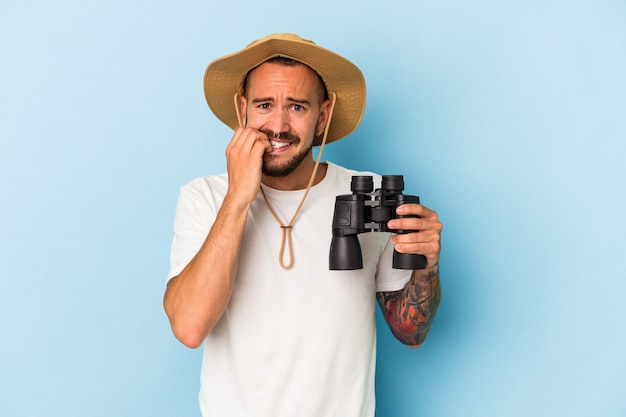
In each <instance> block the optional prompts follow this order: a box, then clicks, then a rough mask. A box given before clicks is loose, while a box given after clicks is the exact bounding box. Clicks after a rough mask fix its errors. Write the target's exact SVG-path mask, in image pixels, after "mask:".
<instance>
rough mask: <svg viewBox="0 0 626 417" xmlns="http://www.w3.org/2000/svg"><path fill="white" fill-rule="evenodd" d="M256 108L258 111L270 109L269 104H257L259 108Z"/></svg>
mask: <svg viewBox="0 0 626 417" xmlns="http://www.w3.org/2000/svg"><path fill="white" fill-rule="evenodd" d="M258 107H259V109H261V110H267V109H269V108H270V104H269V103H261V104H259V106H258Z"/></svg>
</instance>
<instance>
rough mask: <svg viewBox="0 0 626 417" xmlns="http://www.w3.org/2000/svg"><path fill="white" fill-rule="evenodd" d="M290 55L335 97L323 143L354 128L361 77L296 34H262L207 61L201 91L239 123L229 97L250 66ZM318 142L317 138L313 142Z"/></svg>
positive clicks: (361, 106)
mask: <svg viewBox="0 0 626 417" xmlns="http://www.w3.org/2000/svg"><path fill="white" fill-rule="evenodd" d="M278 56H280V57H285V58H291V59H294V60H296V61H299V62H302V63H303V64H305V65H308V66H309V67H310V68H312V69H313V70H314V71H316V72H317V73H318V74H319V75H320V77H322V80H323V81H324V84H325V85H326V89H327V90H328V92H329V93H335V94H336V96H337V101H336V103H335V109H334V112H333V116H332V121H331V126H329V132H328V138H327V140H326V142H327V143H330V142H333V141H336V140H339V139H341V138H343V137H344V136H346V135H348V134H350V133H352V132H353V131H354V129H356V128H357V126H358V125H359V123H360V122H361V118H362V117H363V112H364V111H365V79H364V78H363V74H362V73H361V71H360V70H359V69H358V68H357V66H356V65H354V64H353V63H352V62H350V61H348V60H347V59H345V58H343V57H342V56H339V55H337V54H336V53H334V52H332V51H330V50H328V49H325V48H322V47H321V46H318V45H316V44H315V43H314V42H312V41H309V40H305V39H302V38H300V37H299V36H297V35H293V34H289V33H285V34H274V35H269V36H266V37H264V38H262V39H259V40H256V41H254V42H252V43H251V44H250V45H248V46H247V47H246V48H244V49H242V50H240V51H238V52H235V53H233V54H230V55H226V56H224V57H222V58H219V59H216V60H215V61H213V62H211V63H210V64H209V66H208V67H207V69H206V72H205V74H204V95H205V97H206V100H207V103H208V104H209V107H210V108H211V111H213V113H214V114H215V115H216V116H217V118H218V119H220V120H221V121H222V122H223V123H225V124H226V125H227V126H229V127H231V128H232V129H236V128H238V127H239V122H238V120H237V112H236V110H235V104H234V101H233V98H234V96H235V94H236V93H238V92H240V91H241V87H242V85H243V81H244V79H245V77H246V75H247V74H248V72H249V71H250V70H252V69H253V68H256V67H258V66H259V65H261V64H262V63H263V62H265V61H267V60H268V59H271V58H274V57H278ZM313 144H314V145H319V144H320V143H319V141H318V139H316V140H315V142H314V143H313Z"/></svg>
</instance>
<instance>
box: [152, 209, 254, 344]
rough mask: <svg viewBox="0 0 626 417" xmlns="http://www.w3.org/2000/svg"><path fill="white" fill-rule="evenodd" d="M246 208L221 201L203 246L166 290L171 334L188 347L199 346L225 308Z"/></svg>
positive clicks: (166, 309)
mask: <svg viewBox="0 0 626 417" xmlns="http://www.w3.org/2000/svg"><path fill="white" fill-rule="evenodd" d="M248 207H249V205H240V204H237V203H233V202H231V201H229V200H228V199H227V200H225V201H224V204H223V205H222V207H221V208H220V211H219V212H218V215H217V217H216V220H215V222H214V224H213V226H212V228H211V231H210V232H209V234H208V236H207V238H206V240H205V242H204V244H203V245H202V247H201V248H200V250H199V251H198V253H197V254H196V256H195V257H194V258H193V259H192V260H191V262H189V264H188V265H187V266H186V267H185V269H183V271H182V272H181V273H180V274H179V275H178V276H177V277H176V278H174V279H172V280H171V281H170V283H169V285H168V287H167V289H166V291H165V296H164V300H163V304H164V308H165V311H166V313H167V315H168V318H169V320H170V324H171V326H172V331H173V332H174V335H175V336H176V338H178V339H179V340H180V341H181V342H182V343H183V344H185V345H186V346H188V347H191V348H195V347H198V346H199V345H200V344H201V343H202V341H203V340H204V338H205V337H206V336H207V335H208V334H209V332H210V331H211V329H212V328H213V326H214V325H215V323H217V321H218V320H219V319H220V317H221V316H222V314H223V312H224V310H225V309H226V306H227V305H228V301H229V300H230V295H231V293H232V289H233V286H234V282H235V275H236V273H237V260H238V256H239V251H240V248H241V241H242V238H243V232H244V229H245V223H246V217H247V211H248Z"/></svg>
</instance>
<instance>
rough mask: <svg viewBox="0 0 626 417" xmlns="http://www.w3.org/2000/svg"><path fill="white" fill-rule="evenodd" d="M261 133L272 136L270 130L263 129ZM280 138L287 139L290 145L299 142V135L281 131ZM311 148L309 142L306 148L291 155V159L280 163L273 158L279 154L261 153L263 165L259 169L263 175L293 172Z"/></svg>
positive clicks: (274, 175) (283, 175)
mask: <svg viewBox="0 0 626 417" xmlns="http://www.w3.org/2000/svg"><path fill="white" fill-rule="evenodd" d="M263 133H265V134H266V135H268V136H269V137H272V133H271V132H264V131H263ZM280 138H281V139H284V140H285V139H286V140H288V141H289V143H290V144H291V145H292V146H294V145H298V144H299V143H300V137H299V136H297V135H292V134H290V133H281V134H280ZM311 149H313V143H311V145H310V146H309V147H308V148H305V149H302V150H301V151H300V152H298V153H297V154H295V155H294V156H292V157H291V159H289V160H288V161H286V162H284V163H282V164H278V163H276V162H275V160H276V159H278V158H279V156H277V155H272V154H269V153H266V154H265V155H263V166H262V168H261V171H262V172H263V174H264V175H267V176H268V177H277V178H280V177H286V176H287V175H289V174H291V173H292V172H294V171H295V170H296V168H298V167H299V166H300V164H302V162H303V161H304V160H305V159H306V158H307V156H308V155H309V152H311Z"/></svg>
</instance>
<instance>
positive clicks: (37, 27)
mask: <svg viewBox="0 0 626 417" xmlns="http://www.w3.org/2000/svg"><path fill="white" fill-rule="evenodd" d="M625 22H626V3H625V2H624V1H621V0H613V1H609V0H586V1H583V0H569V1H564V0H563V1H558V0H557V1H538V0H530V1H528V0H525V1H522V0H508V1H507V0H503V1H496V0H482V1H461V0H444V1H438V2H432V1H423V0H405V1H398V0H389V1H385V2H380V1H377V2H374V1H367V0H362V1H356V0H346V1H329V0H321V1H317V2H310V3H302V2H300V3H294V2H281V1H278V0H268V1H265V2H252V1H247V0H246V1H244V0H233V1H229V2H219V3H218V2H209V1H199V0H198V1H190V0H181V1H177V2H171V1H161V0H156V1H140V0H139V1H129V0H108V1H86V0H59V1H55V2H51V1H43V0H40V1H30V0H3V1H2V2H1V3H0V191H1V196H2V197H1V198H2V206H1V209H0V236H1V240H0V268H1V270H2V275H1V278H0V280H1V281H0V312H1V314H0V380H1V384H2V388H1V389H0V415H1V416H7V417H26V416H29V417H30V416H59V417H61V416H63V417H85V416H90V417H91V416H93V417H105V416H106V417H111V416H129V417H130V416H133V417H137V416H145V417H148V416H150V417H161V416H163V417H170V416H171V417H178V416H198V415H199V412H198V405H197V391H198V373H199V364H200V351H199V350H196V351H193V350H188V349H186V348H184V347H183V346H182V345H181V344H179V343H178V342H176V341H175V339H174V337H173V336H172V335H171V332H170V330H169V326H168V323H167V319H166V317H165V314H164V313H163V310H162V305H161V301H162V294H163V290H164V284H165V277H166V274H167V271H168V267H169V260H168V254H169V245H170V241H171V238H172V224H173V216H174V209H175V205H176V200H177V198H178V191H179V187H180V186H181V185H182V184H184V183H186V182H188V181H189V180H191V179H192V178H194V177H197V176H202V175H209V174H216V173H221V172H223V171H224V170H225V162H224V147H225V145H226V144H227V142H228V141H229V139H230V136H231V132H230V131H229V129H228V128H226V127H225V126H223V125H221V124H220V123H219V122H218V121H217V120H216V119H215V117H214V116H213V115H212V114H211V112H210V111H209V109H208V107H207V106H206V103H205V101H204V97H203V93H202V76H203V72H204V69H205V67H206V65H207V64H208V63H209V62H210V61H211V60H213V59H215V58H217V57H219V56H222V55H224V54H227V53H230V52H233V51H235V50H238V49H240V48H242V47H243V46H245V45H246V44H247V43H248V42H250V41H252V40H254V39H257V38H260V37H262V36H264V35H266V34H268V33H275V32H295V33H298V34H300V35H301V36H303V37H305V38H309V39H313V40H315V41H316V42H317V43H319V44H321V45H323V46H325V47H328V48H330V49H332V50H335V51H337V52H338V53H340V54H342V55H345V56H346V57H348V58H349V59H351V60H352V61H353V62H354V63H356V64H357V65H358V66H360V68H361V69H362V71H363V73H364V74H365V76H366V79H367V82H368V104H367V110H366V113H365V117H364V120H363V123H362V124H361V127H360V128H359V129H358V130H357V131H356V132H355V133H354V134H353V135H351V136H350V137H349V138H346V139H344V140H342V141H340V142H339V143H336V144H332V145H329V146H328V147H327V148H326V151H325V158H324V159H329V160H332V161H334V162H337V163H339V164H342V165H346V166H349V167H353V168H357V169H367V170H374V171H378V172H380V173H400V174H404V175H405V180H406V191H407V193H409V194H418V195H420V196H421V198H422V202H423V203H424V204H425V205H427V206H429V207H431V208H433V209H435V210H436V211H437V212H438V213H439V216H440V218H441V220H442V222H443V223H444V232H443V251H442V258H441V271H442V277H441V278H442V285H443V301H442V304H441V307H440V310H439V313H438V316H437V318H436V321H435V325H434V327H433V329H432V331H431V334H430V336H429V338H428V339H427V341H426V343H425V344H424V346H423V347H422V348H420V349H418V350H410V349H408V348H405V347H403V346H401V345H400V344H399V343H397V342H395V341H394V340H393V338H392V336H391V334H390V333H389V331H388V330H387V329H386V328H385V327H384V325H383V324H382V323H381V322H379V323H380V324H381V326H380V331H379V343H378V347H379V361H378V379H377V396H378V412H377V415H378V417H388V416H392V417H393V416H401V417H413V416H429V417H443V416H530V415H534V416H570V417H578V416H606V417H613V416H615V417H617V416H624V415H626V403H625V402H624V399H623V396H624V389H625V387H626V376H625V375H626V355H625V354H624V350H625V348H626V319H625V318H624V317H625V316H626V307H625V303H624V302H623V298H624V294H625V293H626V282H625V280H624V278H625V273H624V271H625V270H626V250H625V246H626V245H625V244H624V241H625V238H624V237H625V236H626V221H625V220H624V217H625V215H624V206H625V202H626V193H625V191H626V186H625V185H624V182H625V181H624V180H625V178H626V169H625V165H626V164H625V163H624V159H625V158H624V155H625V153H626V24H625ZM379 319H380V317H379ZM346 417H347V416H346Z"/></svg>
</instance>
